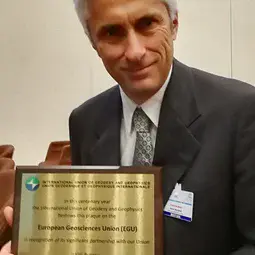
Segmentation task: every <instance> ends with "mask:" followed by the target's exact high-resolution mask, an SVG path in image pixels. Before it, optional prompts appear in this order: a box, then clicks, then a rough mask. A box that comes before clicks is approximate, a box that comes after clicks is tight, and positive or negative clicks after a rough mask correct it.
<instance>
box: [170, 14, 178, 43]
mask: <svg viewBox="0 0 255 255" xmlns="http://www.w3.org/2000/svg"><path fill="white" fill-rule="evenodd" d="M178 28H179V18H178V12H176V14H175V18H174V20H173V21H172V36H173V40H176V38H177V33H178Z"/></svg>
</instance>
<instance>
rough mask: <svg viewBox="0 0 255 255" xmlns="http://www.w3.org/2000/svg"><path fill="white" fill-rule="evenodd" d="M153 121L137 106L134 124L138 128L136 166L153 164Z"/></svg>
mask: <svg viewBox="0 0 255 255" xmlns="http://www.w3.org/2000/svg"><path fill="white" fill-rule="evenodd" d="M151 124H152V122H151V121H150V119H149V118H148V116H147V115H146V114H145V112H144V111H143V110H142V109H141V108H136V110H135V112H134V115H133V125H134V128H135V130H136V143H135V151H134V158H133V165H134V166H151V165H152V159H153V145H152V141H151V135H150V126H151Z"/></svg>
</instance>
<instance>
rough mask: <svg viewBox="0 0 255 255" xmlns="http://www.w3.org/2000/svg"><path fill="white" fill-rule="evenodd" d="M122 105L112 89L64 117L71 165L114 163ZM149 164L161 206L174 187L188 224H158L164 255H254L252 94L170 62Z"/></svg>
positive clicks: (246, 88)
mask: <svg viewBox="0 0 255 255" xmlns="http://www.w3.org/2000/svg"><path fill="white" fill-rule="evenodd" d="M121 118H122V103H121V98H120V92H119V88H118V87H117V86H116V87H113V88H111V89H109V90H107V91H106V92H104V93H102V94H100V95H98V96H96V97H94V98H92V99H90V100H88V101H87V102H85V103H84V104H83V105H81V106H80V107H78V108H77V109H75V110H74V111H73V112H72V114H71V116H70V123H69V125H70V140H71V148H72V161H73V165H120V125H121ZM153 162H154V163H153V164H154V165H157V166H165V167H164V169H163V174H162V175H163V176H162V177H163V197H164V204H165V203H166V201H167V199H168V198H169V195H170V194H171V192H172V190H173V188H174V186H175V184H176V183H177V182H181V183H182V187H183V189H184V190H186V191H191V192H194V214H193V221H192V222H191V223H186V222H183V221H180V220H177V219H174V218H170V217H167V216H166V217H165V218H164V249H165V252H164V254H165V255H200V254H201V255H210V254H212V255H220V254H232V253H233V254H242V255H246V254H247V255H248V254H255V248H254V245H255V89H254V88H253V87H252V86H250V85H248V84H245V83H242V82H239V81H235V80H232V79H226V78H222V77H218V76H215V75H211V74H208V73H205V72H202V71H199V70H196V69H193V68H189V67H187V66H185V65H183V64H181V63H180V62H178V61H177V60H174V65H173V73H172V77H171V79H170V82H169V84H168V87H167V90H166V93H165V95H164V99H163V103H162V107H161V112H160V119H159V127H158V133H157V139H156V146H155V156H154V161H153Z"/></svg>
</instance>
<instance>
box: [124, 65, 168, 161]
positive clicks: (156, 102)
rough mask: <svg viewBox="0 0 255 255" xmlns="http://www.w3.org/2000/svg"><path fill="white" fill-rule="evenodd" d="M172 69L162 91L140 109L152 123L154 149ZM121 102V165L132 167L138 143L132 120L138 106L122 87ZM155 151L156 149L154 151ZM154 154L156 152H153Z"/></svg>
mask: <svg viewBox="0 0 255 255" xmlns="http://www.w3.org/2000/svg"><path fill="white" fill-rule="evenodd" d="M171 74H172V67H171V69H170V71H169V74H168V77H167V79H166V81H165V83H164V84H163V86H162V87H161V88H160V90H159V91H158V92H157V93H156V94H155V95H153V96H152V97H151V98H150V99H148V100H147V101H146V102H144V103H143V104H142V105H140V107H141V108H142V109H143V111H144V112H145V113H146V115H147V116H148V117H149V119H150V120H151V122H152V128H151V139H152V145H153V148H155V143H156V136H157V129H158V122H159V114H160V108H161V104H162V100H163V97H164V94H165V90H166V87H167V84H168V82H169V80H170V78H171ZM120 94H121V100H122V105H123V117H122V121H121V129H120V150H121V151H120V153H121V165H122V166H131V165H132V163H133V156H134V151H135V143H136V131H135V129H134V128H132V119H133V113H134V111H135V109H136V107H137V106H138V105H137V104H135V103H134V102H133V101H132V100H131V99H130V98H129V97H128V96H127V95H126V94H125V92H124V91H123V90H122V88H121V87H120ZM153 150H154V149H153ZM153 154H154V151H153Z"/></svg>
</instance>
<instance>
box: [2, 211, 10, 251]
mask: <svg viewBox="0 0 255 255" xmlns="http://www.w3.org/2000/svg"><path fill="white" fill-rule="evenodd" d="M4 216H5V219H6V221H7V223H8V224H9V226H10V227H11V226H12V216H13V209H12V207H10V206H8V207H6V208H5V209H4ZM0 255H11V242H9V243H7V244H5V245H4V246H3V248H2V249H1V251H0Z"/></svg>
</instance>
